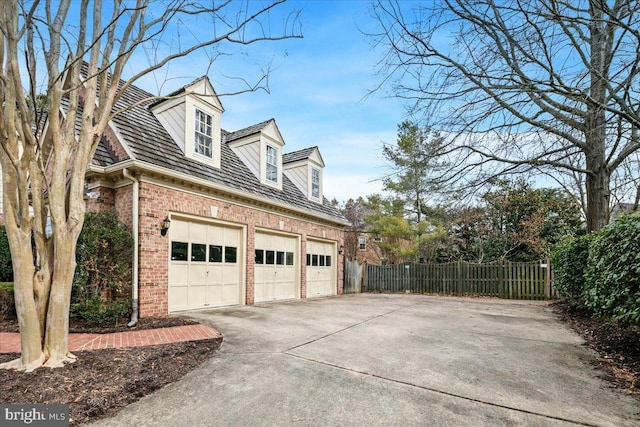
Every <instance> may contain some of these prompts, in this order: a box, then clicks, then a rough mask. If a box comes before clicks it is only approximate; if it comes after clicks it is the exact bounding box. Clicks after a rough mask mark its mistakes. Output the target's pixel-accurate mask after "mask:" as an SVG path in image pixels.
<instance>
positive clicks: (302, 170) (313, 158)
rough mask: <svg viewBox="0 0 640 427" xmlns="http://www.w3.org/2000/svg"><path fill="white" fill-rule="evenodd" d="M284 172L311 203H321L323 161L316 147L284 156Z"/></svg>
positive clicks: (322, 197) (322, 198)
mask: <svg viewBox="0 0 640 427" xmlns="http://www.w3.org/2000/svg"><path fill="white" fill-rule="evenodd" d="M285 157H286V158H287V161H286V163H285V165H284V172H285V174H286V175H287V177H288V178H289V179H290V180H291V182H293V183H294V184H295V185H296V187H298V189H299V190H300V191H301V192H302V193H303V194H304V195H306V196H307V199H309V200H310V201H312V202H316V203H320V204H322V203H323V200H324V196H323V188H322V187H323V185H322V171H323V169H324V161H323V160H322V156H321V155H320V151H319V150H318V147H312V148H307V149H304V150H300V151H296V152H294V153H289V154H286V155H285Z"/></svg>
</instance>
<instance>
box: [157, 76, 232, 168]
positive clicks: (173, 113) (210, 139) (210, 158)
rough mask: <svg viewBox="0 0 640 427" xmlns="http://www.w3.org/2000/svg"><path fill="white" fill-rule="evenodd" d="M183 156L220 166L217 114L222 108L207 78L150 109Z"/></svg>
mask: <svg viewBox="0 0 640 427" xmlns="http://www.w3.org/2000/svg"><path fill="white" fill-rule="evenodd" d="M151 111H152V112H153V114H154V115H155V116H156V118H157V119H158V121H159V122H160V123H161V124H162V126H163V127H164V128H165V129H166V130H167V132H168V133H169V135H171V137H172V138H173V140H174V141H175V142H176V144H177V145H178V146H179V147H180V149H181V150H182V151H183V153H184V155H185V156H186V157H189V158H192V159H194V160H197V161H199V162H203V163H208V164H210V165H212V166H214V167H216V168H220V138H221V132H222V131H221V126H220V117H221V115H222V113H223V111H224V108H223V107H222V104H221V103H220V100H219V99H218V96H217V95H216V92H215V90H214V89H213V87H212V86H211V83H209V80H208V79H207V78H201V79H198V80H196V81H195V82H193V83H191V84H189V85H187V86H185V87H184V88H182V89H181V90H179V91H177V92H175V93H174V94H172V95H169V99H166V100H164V101H162V102H160V103H158V104H156V105H154V106H153V107H152V108H151Z"/></svg>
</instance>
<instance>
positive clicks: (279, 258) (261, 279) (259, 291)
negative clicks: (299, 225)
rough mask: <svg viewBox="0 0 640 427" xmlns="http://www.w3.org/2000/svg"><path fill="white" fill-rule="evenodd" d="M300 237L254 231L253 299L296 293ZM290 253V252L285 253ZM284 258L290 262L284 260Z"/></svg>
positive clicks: (267, 298)
mask: <svg viewBox="0 0 640 427" xmlns="http://www.w3.org/2000/svg"><path fill="white" fill-rule="evenodd" d="M298 246H299V239H298V238H297V237H293V236H285V235H278V234H270V233H260V232H257V233H256V238H255V248H256V251H257V252H258V254H256V264H255V275H254V277H255V292H254V297H255V301H256V302H263V301H274V300H284V299H293V298H297V297H299V295H298V289H299V279H298V278H299V271H300V270H299V260H298V258H299V251H298V250H297V248H298ZM287 254H289V255H287ZM287 260H289V262H288V263H287Z"/></svg>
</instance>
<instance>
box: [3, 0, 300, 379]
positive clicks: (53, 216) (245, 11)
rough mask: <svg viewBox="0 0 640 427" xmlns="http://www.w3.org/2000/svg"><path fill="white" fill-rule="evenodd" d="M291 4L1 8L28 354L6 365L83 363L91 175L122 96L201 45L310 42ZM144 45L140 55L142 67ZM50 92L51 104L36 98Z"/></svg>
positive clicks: (85, 2) (10, 213)
mask: <svg viewBox="0 0 640 427" xmlns="http://www.w3.org/2000/svg"><path fill="white" fill-rule="evenodd" d="M283 3H284V0H274V1H265V2H252V1H246V2H231V1H221V2H204V3H201V2H189V1H183V0H169V1H164V2H162V3H160V4H157V5H156V4H154V3H153V2H152V1H151V0H136V1H120V0H114V1H109V2H102V1H100V0H95V1H90V0H81V1H74V0H60V1H58V2H49V1H46V2H43V1H39V0H34V1H27V0H6V1H3V2H1V3H0V60H1V63H2V71H1V75H0V95H1V96H2V109H1V110H0V166H1V168H2V180H3V188H4V191H3V202H4V204H3V206H4V220H5V224H6V229H7V235H8V239H9V245H10V249H11V255H12V263H13V273H14V289H15V302H16V311H17V315H18V323H19V326H20V335H21V352H22V354H21V357H20V358H19V359H17V360H14V361H11V362H7V363H4V364H2V365H0V366H2V367H3V368H9V369H18V370H25V371H33V370H34V369H36V368H38V367H40V366H47V367H52V368H53V367H58V366H61V365H63V364H65V363H69V362H73V361H74V360H75V356H74V355H72V354H71V353H70V352H69V348H68V331H69V305H70V295H71V284H72V279H73V275H74V270H75V265H76V261H75V245H76V241H77V239H78V236H79V234H80V231H81V229H82V225H83V220H84V215H85V203H84V200H83V190H84V181H85V171H86V170H87V168H88V166H89V164H90V162H91V159H92V157H93V155H94V153H95V150H96V146H97V145H98V142H99V141H100V138H101V136H102V134H103V131H104V130H105V127H106V126H107V124H108V123H109V121H110V120H111V119H113V118H114V116H116V115H117V114H119V113H121V112H122V111H119V110H118V109H116V108H115V107H114V106H115V105H116V103H117V102H118V100H119V99H120V98H121V96H122V94H123V92H124V91H125V90H126V89H127V88H128V87H129V86H130V85H131V84H133V83H134V82H135V81H137V80H139V79H140V78H141V77H143V76H146V75H149V74H150V73H153V72H154V71H156V70H161V69H162V70H164V71H165V72H166V70H167V67H166V66H167V65H168V64H169V63H170V62H171V61H174V60H176V59H179V58H181V57H185V56H187V55H190V54H194V53H196V52H198V51H204V52H203V54H205V53H206V55H207V56H208V57H209V58H210V59H211V58H213V59H211V61H212V62H211V63H210V66H211V65H215V62H214V59H215V58H216V57H217V56H219V55H226V54H229V53H230V52H232V50H233V47H234V46H236V45H241V46H245V45H248V44H252V43H256V42H261V41H273V40H280V39H285V38H290V37H301V35H300V29H299V21H298V13H297V12H296V11H292V9H289V10H288V11H286V10H285V9H284V8H283V5H282V4H283ZM280 11H282V13H280ZM278 15H281V16H282V20H281V21H280V19H279V18H278V20H277V21H278V22H276V16H278ZM185 28H188V29H190V31H191V33H188V35H190V36H191V37H187V35H185V33H184V32H185ZM196 29H199V31H198V32H197V33H196ZM180 32H182V33H180ZM138 51H143V52H141V53H143V54H141V55H139V57H137V59H136V61H135V64H134V61H133V60H132V59H133V58H134V56H133V55H134V53H135V52H138ZM144 54H146V55H144ZM140 57H142V58H146V62H145V64H144V66H140ZM135 68H137V69H138V70H137V71H136V72H134V73H133V75H128V76H127V75H125V69H135ZM260 74H261V75H260V76H259V77H258V78H256V83H255V84H253V83H251V82H249V80H243V82H245V83H246V84H247V87H243V88H241V89H239V90H237V91H236V90H234V91H233V92H236V93H237V92H242V91H252V90H257V89H265V90H268V86H267V83H268V80H267V77H268V70H266V71H265V70H261V71H260ZM234 77H235V76H234ZM237 77H238V78H239V77H242V76H237ZM39 78H40V79H42V81H44V82H45V83H44V85H43V86H39V85H38V82H39ZM41 93H46V106H45V108H44V111H41V110H40V109H39V108H37V106H38V105H39V104H41V103H40V102H31V101H30V100H38V94H41ZM149 101H151V100H149ZM63 105H64V107H65V108H64V111H63V109H62V108H61V107H62V106H63ZM45 122H46V126H43V125H42V124H43V123H45ZM43 129H46V133H45V132H43ZM49 222H50V227H49V226H47V224H48V223H49ZM49 229H50V231H49Z"/></svg>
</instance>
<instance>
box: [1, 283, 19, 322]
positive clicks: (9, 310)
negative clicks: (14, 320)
mask: <svg viewBox="0 0 640 427" xmlns="http://www.w3.org/2000/svg"><path fill="white" fill-rule="evenodd" d="M15 315H16V304H15V300H14V297H13V283H11V282H8V283H7V282H0V320H4V319H6V318H7V317H15Z"/></svg>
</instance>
